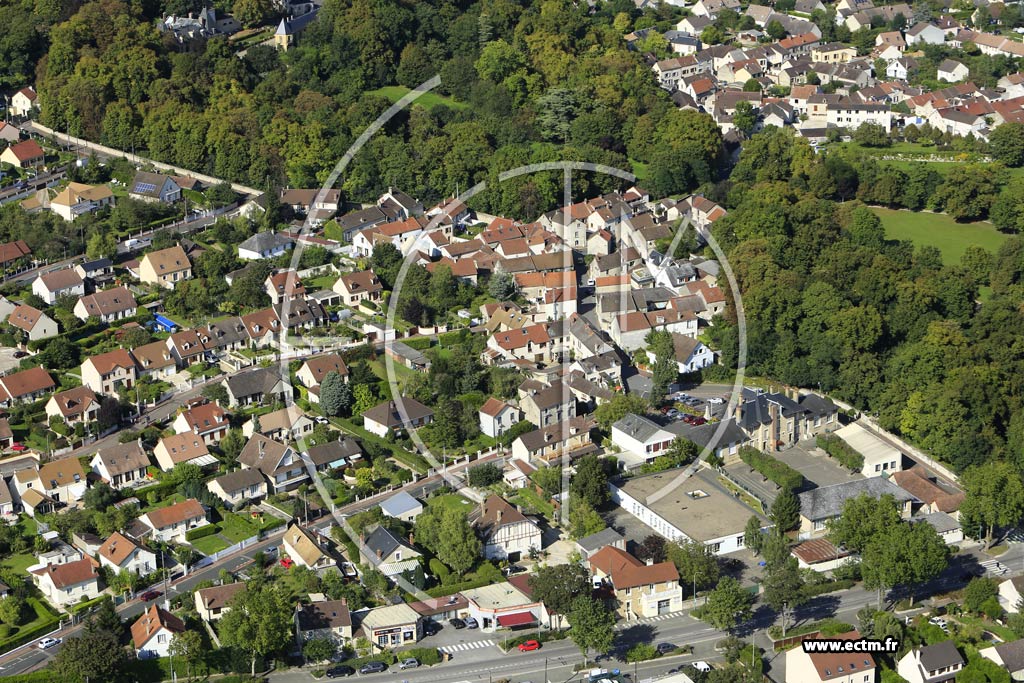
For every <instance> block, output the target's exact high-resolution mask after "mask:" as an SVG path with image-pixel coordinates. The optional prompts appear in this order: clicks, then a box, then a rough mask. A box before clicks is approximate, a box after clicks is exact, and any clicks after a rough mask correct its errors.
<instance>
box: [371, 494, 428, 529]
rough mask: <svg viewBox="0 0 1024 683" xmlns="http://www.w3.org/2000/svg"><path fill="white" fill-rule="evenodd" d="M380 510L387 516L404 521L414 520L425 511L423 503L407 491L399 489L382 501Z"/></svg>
mask: <svg viewBox="0 0 1024 683" xmlns="http://www.w3.org/2000/svg"><path fill="white" fill-rule="evenodd" d="M380 511H381V512H383V513H384V514H385V516H387V517H393V518H395V519H400V520H402V521H403V522H412V521H414V520H415V519H416V517H417V516H419V514H420V513H421V512H423V503H421V502H419V501H418V500H416V499H415V498H413V497H412V496H410V495H409V494H408V493H406V492H405V491H399V492H398V493H396V494H395V495H393V496H391V497H390V498H388V499H387V500H382V501H381V503H380Z"/></svg>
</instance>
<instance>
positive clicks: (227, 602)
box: [193, 581, 245, 622]
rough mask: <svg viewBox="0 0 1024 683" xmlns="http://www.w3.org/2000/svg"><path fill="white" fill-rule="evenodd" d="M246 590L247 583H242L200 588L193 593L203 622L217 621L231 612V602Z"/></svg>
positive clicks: (197, 611) (197, 610)
mask: <svg viewBox="0 0 1024 683" xmlns="http://www.w3.org/2000/svg"><path fill="white" fill-rule="evenodd" d="M244 590H245V583H244V582H242V581H236V582H235V583H224V584H221V585H219V586H210V587H209V588H200V589H199V590H197V591H195V592H194V593H193V596H194V597H195V601H196V613H198V614H199V618H200V619H202V620H203V621H206V622H212V621H217V620H218V619H220V618H221V617H223V616H224V615H225V614H226V613H227V612H229V611H230V610H231V601H232V600H233V599H234V597H235V596H236V595H238V594H239V593H241V592H242V591H244Z"/></svg>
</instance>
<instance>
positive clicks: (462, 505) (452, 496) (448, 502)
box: [427, 493, 473, 511]
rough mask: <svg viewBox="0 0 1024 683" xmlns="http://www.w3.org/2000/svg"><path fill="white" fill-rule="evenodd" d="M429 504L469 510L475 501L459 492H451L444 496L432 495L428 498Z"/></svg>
mask: <svg viewBox="0 0 1024 683" xmlns="http://www.w3.org/2000/svg"><path fill="white" fill-rule="evenodd" d="M427 505H428V506H430V507H446V508H454V509H456V510H466V511H468V510H471V509H472V508H473V501H471V500H469V499H468V498H465V497H463V496H460V495H458V494H457V493H449V494H446V495H443V496H431V497H430V498H427Z"/></svg>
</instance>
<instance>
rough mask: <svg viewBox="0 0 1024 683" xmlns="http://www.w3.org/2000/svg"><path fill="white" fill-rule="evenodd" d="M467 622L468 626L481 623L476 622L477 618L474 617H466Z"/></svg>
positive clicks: (474, 626)
mask: <svg viewBox="0 0 1024 683" xmlns="http://www.w3.org/2000/svg"><path fill="white" fill-rule="evenodd" d="M465 622H466V628H476V627H477V626H479V625H480V624H478V623H476V619H474V618H473V617H466V619H465Z"/></svg>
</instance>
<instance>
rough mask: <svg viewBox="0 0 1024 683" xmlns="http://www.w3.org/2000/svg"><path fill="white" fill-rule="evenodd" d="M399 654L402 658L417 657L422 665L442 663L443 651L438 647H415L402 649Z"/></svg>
mask: <svg viewBox="0 0 1024 683" xmlns="http://www.w3.org/2000/svg"><path fill="white" fill-rule="evenodd" d="M398 656H399V657H400V658H401V659H408V658H409V657H415V658H416V659H418V660H419V662H420V664H421V665H422V666H434V665H435V664H440V663H441V653H440V652H439V651H438V649H437V648H436V647H414V648H412V649H411V650H402V651H401V652H399V653H398Z"/></svg>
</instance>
